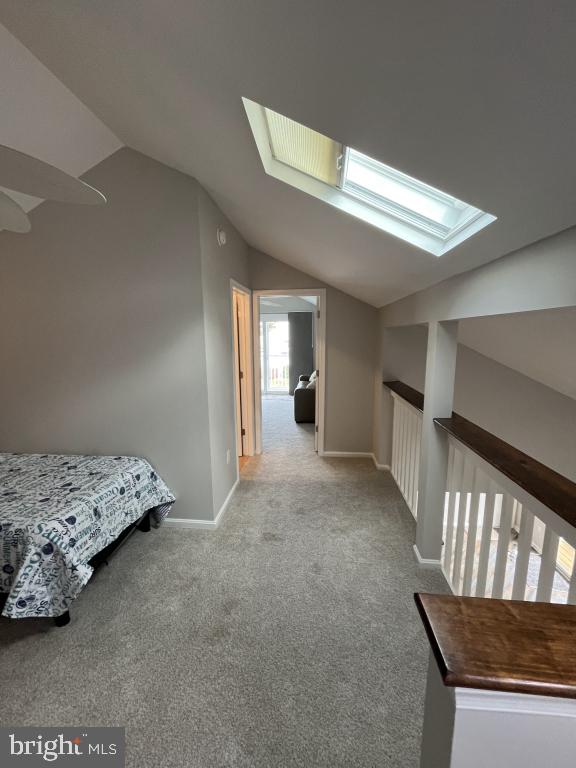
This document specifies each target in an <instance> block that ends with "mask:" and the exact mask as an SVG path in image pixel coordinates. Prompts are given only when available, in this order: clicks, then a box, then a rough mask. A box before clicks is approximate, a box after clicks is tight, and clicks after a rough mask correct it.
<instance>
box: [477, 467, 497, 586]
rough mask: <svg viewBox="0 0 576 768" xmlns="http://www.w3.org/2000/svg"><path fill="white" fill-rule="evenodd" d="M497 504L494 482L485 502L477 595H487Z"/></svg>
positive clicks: (490, 486)
mask: <svg viewBox="0 0 576 768" xmlns="http://www.w3.org/2000/svg"><path fill="white" fill-rule="evenodd" d="M495 505H496V487H495V485H494V483H493V482H490V484H489V486H488V492H487V494H486V500H485V502H484V519H483V523H482V540H481V544H480V554H479V556H478V575H477V577H476V589H475V594H476V596H477V597H487V595H486V581H487V577H488V563H489V559H490V546H491V543H492V529H493V525H494V507H495Z"/></svg>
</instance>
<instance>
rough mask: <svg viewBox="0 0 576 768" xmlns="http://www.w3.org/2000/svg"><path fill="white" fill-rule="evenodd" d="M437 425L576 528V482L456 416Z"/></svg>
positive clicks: (438, 420) (435, 420) (437, 420)
mask: <svg viewBox="0 0 576 768" xmlns="http://www.w3.org/2000/svg"><path fill="white" fill-rule="evenodd" d="M434 423H435V424H437V425H438V426H439V427H441V428H442V429H444V430H446V432H448V433H449V434H450V435H452V436H453V437H455V438H457V439H458V440H460V442H461V443H464V445H466V446H468V448H470V450H472V451H474V453H477V454H478V456H480V457H481V458H483V459H484V460H485V461H487V462H488V464H491V465H492V466H493V467H495V468H496V469H497V470H498V471H499V472H502V474H503V475H505V476H506V477H508V478H510V480H512V481H513V482H515V483H516V485H519V486H520V488H523V489H524V490H525V491H527V492H528V493H529V494H530V495H531V496H534V498H535V499H538V501H540V502H542V504H544V506H546V507H548V508H549V509H551V510H552V511H553V512H555V513H556V514H557V515H558V516H559V517H561V518H562V519H563V520H565V521H566V522H567V523H569V524H570V525H572V526H575V527H576V483H573V482H572V481H571V480H569V479H568V478H567V477H564V476H563V475H560V474H559V473H558V472H554V470H553V469H550V468H549V467H547V466H545V465H544V464H541V463H540V462H539V461H536V459H533V458H531V457H530V456H528V455H527V454H525V453H522V451H519V450H518V449H517V448H514V446H512V445H510V444H509V443H505V442H504V440H500V438H498V437H496V436H495V435H493V434H491V433H490V432H487V431H486V430H485V429H482V428H481V427H478V426H477V425H476V424H473V423H472V422H471V421H468V420H467V419H465V418H463V417H462V416H458V415H457V414H456V413H453V414H452V418H451V419H434Z"/></svg>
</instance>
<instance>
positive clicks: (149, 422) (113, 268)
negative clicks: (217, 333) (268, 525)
mask: <svg viewBox="0 0 576 768" xmlns="http://www.w3.org/2000/svg"><path fill="white" fill-rule="evenodd" d="M85 178H86V180H87V181H88V182H90V183H92V184H94V185H95V186H96V187H98V188H100V189H102V190H103V191H104V192H105V193H106V195H107V197H108V204H107V205H105V206H101V207H84V206H74V205H65V204H61V203H43V204H42V205H40V206H39V207H38V208H36V209H35V210H34V211H33V212H32V214H31V217H32V223H33V228H32V232H31V233H30V234H28V235H13V234H10V233H8V232H2V233H0V354H1V359H2V371H3V375H2V376H1V377H0V402H1V403H2V408H1V410H0V436H1V437H0V450H3V451H21V452H57V453H96V454H123V453H124V454H138V455H141V456H144V457H146V458H147V459H149V460H150V461H151V462H152V463H153V464H154V465H155V467H156V468H157V469H158V471H159V473H160V474H161V475H162V476H163V477H164V478H165V480H166V481H167V483H168V484H169V485H170V486H171V487H172V488H173V490H174V492H175V493H176V495H177V497H178V503H177V506H176V508H175V511H174V514H175V515H176V516H178V517H190V518H209V517H211V516H212V511H213V498H212V483H211V462H210V451H209V447H208V444H207V440H206V436H207V435H208V434H209V423H208V413H209V408H208V395H207V379H206V358H205V353H204V327H203V326H204V319H203V311H202V281H201V273H200V241H199V226H198V185H197V183H196V182H195V181H194V180H193V179H191V178H190V177H188V176H185V175H184V174H181V173H178V172H177V171H174V170H171V169H169V168H167V167H166V166H164V165H161V164H160V163H157V162H155V161H154V160H151V159H149V158H147V157H145V156H144V155H141V154H139V153H137V152H134V151H133V150H129V149H121V150H119V151H118V152H116V153H115V154H114V155H112V156H111V157H110V158H108V159H107V160H105V161H103V162H102V163H100V164H99V165H98V166H96V167H95V168H93V169H92V170H91V171H90V172H89V173H87V174H86V176H85Z"/></svg>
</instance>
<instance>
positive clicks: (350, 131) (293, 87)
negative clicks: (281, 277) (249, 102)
mask: <svg viewBox="0 0 576 768" xmlns="http://www.w3.org/2000/svg"><path fill="white" fill-rule="evenodd" d="M0 21H2V22H3V23H4V24H5V25H6V26H7V27H8V28H9V29H10V30H11V31H12V32H13V33H14V34H16V35H17V36H18V37H19V38H20V39H21V40H22V41H23V42H24V44H25V45H27V46H28V47H29V48H30V50H31V51H32V52H33V53H34V54H35V55H37V56H38V57H39V58H40V59H41V61H42V62H44V63H45V64H46V66H48V67H49V68H50V70H51V71H52V72H54V73H55V74H56V75H57V76H58V77H59V78H60V79H61V80H62V82H63V83H65V84H66V85H67V86H69V87H70V88H71V89H72V91H73V92H74V93H75V94H76V95H77V96H78V97H79V98H80V99H81V100H82V101H83V102H84V103H85V104H86V105H87V106H88V107H89V108H90V109H92V110H93V111H94V112H95V113H96V114H97V115H98V116H99V117H100V118H101V119H102V120H103V121H104V122H105V123H106V124H107V125H108V126H109V127H110V129H111V130H112V131H113V132H114V133H115V134H116V135H117V136H118V137H119V138H120V140H121V141H122V142H124V143H126V144H128V145H130V146H132V147H134V148H136V149H139V150H141V151H142V152H145V153H146V154H149V155H151V156H152V157H155V158H157V159H159V160H161V161H163V162H165V163H167V164H168V165H171V166H174V167H176V168H179V169H181V170H183V171H185V172H187V173H190V174H192V175H193V176H195V177H197V178H198V180H199V181H200V183H201V184H202V185H203V186H205V187H206V189H207V190H208V191H209V192H210V193H211V194H212V196H213V197H214V198H215V200H216V202H217V203H218V204H219V205H220V206H221V208H222V209H223V211H224V212H225V213H226V214H227V215H228V216H229V217H230V219H231V220H232V221H233V222H234V224H235V225H236V226H237V227H238V229H239V230H240V232H241V233H242V234H243V235H244V237H245V238H246V240H247V241H248V242H249V243H250V244H251V245H253V246H254V247H256V248H258V249H260V250H262V251H265V252H267V253H269V254H271V255H272V256H274V257H276V258H278V259H280V260H282V261H285V262H287V263H288V264H290V265H292V266H294V267H296V268H298V269H301V270H303V271H305V272H308V273H310V274H313V275H315V276H317V277H318V278H320V279H322V280H324V281H326V282H328V283H330V284H332V285H334V286H336V287H338V288H340V289H342V290H344V291H346V292H348V293H350V294H352V295H354V296H357V297H358V298H361V299H363V300H365V301H367V302H370V303H372V304H374V305H376V306H380V305H383V304H385V303H388V302H390V301H393V300H395V299H398V298H400V297H402V296H404V295H407V294H409V293H412V292H414V291H417V290H420V289H422V288H424V287H426V286H428V285H431V284H434V283H436V282H439V281H440V280H443V279H445V278H446V277H448V276H450V275H452V274H455V273H458V272H462V271H465V270H467V269H470V268H472V267H475V266H478V265H480V264H482V263H485V262H487V261H490V260H492V259H495V258H498V257H500V256H502V255H504V254H506V253H508V252H510V251H512V250H515V249H517V248H519V247H521V246H523V245H526V244H528V243H530V242H533V241H535V240H538V239H541V238H543V237H546V236H548V235H551V234H553V233H555V232H558V231H560V230H562V229H565V228H567V227H569V226H571V225H573V224H575V223H576V183H575V181H576V179H575V176H576V165H575V155H574V136H575V135H576V99H575V98H574V92H575V85H576V4H575V3H574V2H573V0H554V2H550V3H547V2H541V1H539V0H526V1H525V2H502V1H501V0H484V2H477V3H471V2H462V0H436V1H435V2H430V0H418V1H417V0H388V1H387V2H384V1H382V2H375V1H374V0H355V2H335V1H334V0H313V2H310V0H290V2H287V1H286V0H242V1H241V2H229V0H163V1H162V2H158V0H137V1H136V0H98V2H90V3H79V2H72V1H71V0H50V2H46V0H27V2H25V3H23V2H19V3H18V2H15V3H4V4H3V5H2V7H1V9H0ZM242 96H247V97H249V98H251V99H253V100H255V101H258V102H260V103H262V104H265V105H267V106H270V107H272V108H273V109H275V110H277V111H279V112H281V113H283V114H286V115H288V116H290V117H292V118H294V119H296V120H298V121H300V122H302V123H305V124H306V125H309V126H310V127H312V128H315V129H316V130H319V131H321V132H323V133H325V134H327V135H329V136H332V137H333V138H335V139H338V140H340V141H342V142H344V143H345V144H348V145H351V146H353V147H355V148H357V149H359V150H361V151H363V152H366V153H367V154H369V155H371V156H373V157H375V158H378V159H379V160H382V161H383V162H385V163H388V164H389V165H391V166H393V167H395V168H398V169H400V170H402V171H405V172H407V173H409V174H411V175H414V176H417V177H418V178H420V179H422V180H424V181H426V182H428V183H430V184H432V185H434V186H436V187H439V188H440V189H442V190H445V191H447V192H449V193H451V194H453V195H455V196H457V197H459V198H461V199H463V200H466V201H467V202H470V203H472V204H474V205H476V206H478V207H479V208H482V209H483V210H486V211H489V212H491V213H494V214H496V215H497V216H498V221H497V222H496V223H495V224H493V225H491V226H490V227H489V228H488V229H486V230H484V231H483V232H482V233H480V234H478V235H476V236H475V237H474V238H472V239H471V240H469V241H468V242H467V243H465V244H463V245H461V246H459V247H458V248H456V249H455V250H453V251H451V252H450V253H448V254H446V255H445V256H442V257H441V258H438V259H437V258H436V257H434V256H431V255H429V254H427V253H425V252H423V251H419V250H417V249H416V248H413V247H411V246H408V245H405V244H403V243H401V242H400V241H398V240H396V239H394V238H392V237H391V236H389V235H386V234H384V233H382V232H380V231H378V230H376V229H373V228H370V227H369V226H368V225H366V224H364V223H362V222H359V221H356V220H354V219H352V218H350V217H348V216H346V214H343V213H340V212H338V211H336V210H335V209H332V208H330V207H328V206H327V205H325V204H324V203H322V202H321V201H319V200H316V199H313V198H311V197H308V196H306V195H305V194H304V193H302V192H299V191H297V190H295V189H292V188H289V187H287V186H286V185H283V184H282V183H281V182H279V181H277V180H275V179H273V178H271V177H268V176H266V175H265V174H264V172H263V169H262V167H261V164H260V161H259V158H258V155H257V152H256V148H255V146H254V143H253V139H252V136H251V133H250V130H249V127H248V124H247V121H246V118H245V115H244V112H243V108H242V103H241V97H242ZM16 104H17V102H16ZM16 108H18V107H17V106H16ZM0 140H2V139H1V137H0Z"/></svg>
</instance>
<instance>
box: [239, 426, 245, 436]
mask: <svg viewBox="0 0 576 768" xmlns="http://www.w3.org/2000/svg"><path fill="white" fill-rule="evenodd" d="M240 434H241V435H242V437H244V435H245V434H246V430H245V429H244V427H242V429H241V430H240Z"/></svg>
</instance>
